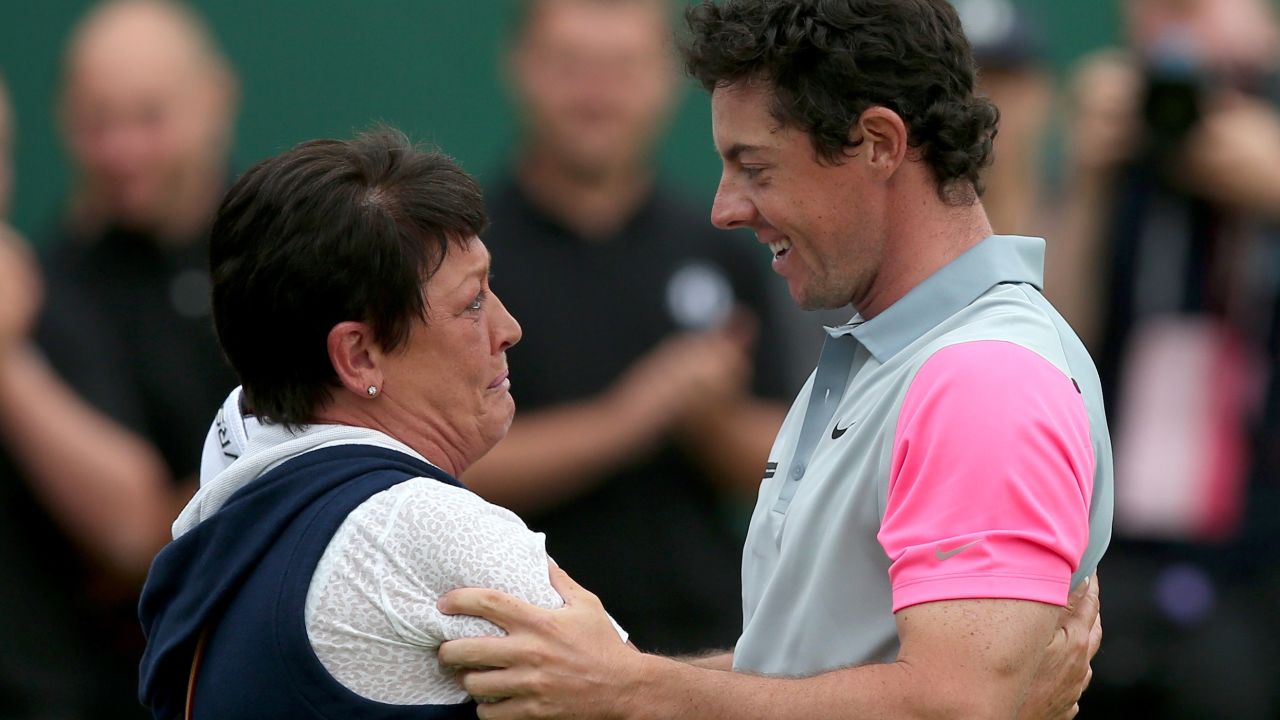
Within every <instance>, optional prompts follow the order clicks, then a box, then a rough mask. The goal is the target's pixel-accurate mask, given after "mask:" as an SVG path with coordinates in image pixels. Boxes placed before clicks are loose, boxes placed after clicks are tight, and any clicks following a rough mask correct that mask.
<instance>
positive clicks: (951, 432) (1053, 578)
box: [734, 236, 1112, 675]
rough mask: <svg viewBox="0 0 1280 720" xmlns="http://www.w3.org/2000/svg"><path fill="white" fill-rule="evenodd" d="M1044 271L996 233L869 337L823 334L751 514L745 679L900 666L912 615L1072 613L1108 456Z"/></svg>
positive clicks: (1096, 548)
mask: <svg viewBox="0 0 1280 720" xmlns="http://www.w3.org/2000/svg"><path fill="white" fill-rule="evenodd" d="M1043 264H1044V241H1043V240H1040V239H1038V238H1026V237H1009V236H992V237H989V238H987V239H985V240H983V241H982V242H981V243H979V244H978V245H976V246H975V247H973V248H972V249H970V250H969V251H967V252H966V253H964V254H963V255H962V256H960V257H959V258H957V259H955V260H954V261H952V262H951V263H950V264H948V265H947V266H945V267H944V268H942V269H941V270H939V271H938V272H937V273H935V274H934V275H933V276H931V277H930V278H928V279H927V280H925V281H924V282H923V283H921V284H920V285H918V286H917V287H915V288H914V289H913V290H912V291H911V292H909V293H908V294H907V295H906V296H904V297H903V298H902V299H901V300H899V301H898V302H897V303H895V304H894V305H893V306H891V307H889V308H888V309H886V310H885V311H884V312H882V313H881V314H880V315H878V316H876V317H875V318H873V319H872V320H869V321H866V322H863V321H862V320H861V319H860V318H859V317H857V316H855V317H854V318H853V320H852V321H850V322H849V323H848V324H846V325H843V326H841V327H838V328H829V329H828V334H829V336H830V337H829V338H828V339H827V341H826V344H825V346H824V348H823V351H822V356H821V358H820V360H819V363H818V368H817V370H816V371H815V372H814V374H813V376H812V377H810V379H809V381H808V382H807V383H806V385H805V387H804V389H803V390H802V391H801V392H800V395H799V397H797V398H796V401H795V403H794V404H793V405H792V408H791V411H790V413H788V415H787V418H786V420H785V421H784V423H783V425H782V428H781V430H780V431H779V434H778V438H777V440H776V441H775V443H774V446H773V449H772V451H771V452H770V456H769V464H768V466H767V470H766V473H765V479H764V481H763V483H762V484H761V488H760V494H759V498H758V500H757V504H756V507H755V512H754V514H753V516H752V520H751V526H750V530H749V532H748V535H747V540H746V546H745V549H744V552H743V560H742V582H743V633H742V636H741V638H740V639H739V642H738V644H737V647H736V649H735V653H734V667H735V669H737V670H742V671H750V672H760V673H769V674H786V675H809V674H814V673H817V672H821V671H824V670H830V669H834V668H838V667H843V666H847V665H853V664H859V663H865V662H873V661H875V662H889V661H892V660H893V659H894V658H895V656H896V654H897V651H898V637H897V629H896V626H895V622H894V613H895V612H897V611H898V610H900V609H903V608H905V607H909V606H911V605H914V604H917V603H922V602H932V601H938V600H951V599H963V598H981V597H996V598H1013V599H1023V600H1031V601H1036V602H1044V603H1052V604H1063V603H1065V601H1066V595H1067V592H1068V589H1069V587H1070V586H1074V585H1075V583H1077V582H1079V581H1080V580H1081V579H1083V578H1084V577H1086V576H1087V575H1088V574H1089V573H1091V572H1092V571H1093V570H1094V568H1095V567H1096V566H1097V563H1098V560H1099V559H1100V558H1101V557H1102V554H1103V551H1104V550H1105V549H1106V546H1107V543H1108V542H1109V540H1110V536H1111V510H1112V487H1111V480H1112V478H1111V445H1110V440H1109V437H1108V434H1107V426H1106V419H1105V416H1104V413H1103V405H1102V396H1101V390H1100V388H1099V383H1098V377H1097V372H1096V370H1095V369H1094V365H1093V362H1092V360H1091V359H1090V358H1089V355H1088V354H1087V352H1086V351H1085V349H1084V346H1083V345H1082V344H1081V343H1080V341H1079V339H1078V338H1077V337H1076V335H1075V333H1074V332H1072V330H1071V328H1070V327H1068V326H1067V324H1066V322H1065V321H1064V320H1063V319H1062V317H1061V316H1060V315H1059V314H1058V313H1057V312H1056V311H1055V310H1054V309H1053V308H1052V306H1050V305H1049V303H1048V302H1047V301H1046V300H1045V299H1044V297H1043V296H1042V295H1041V293H1040V289H1041V287H1042V285H1043Z"/></svg>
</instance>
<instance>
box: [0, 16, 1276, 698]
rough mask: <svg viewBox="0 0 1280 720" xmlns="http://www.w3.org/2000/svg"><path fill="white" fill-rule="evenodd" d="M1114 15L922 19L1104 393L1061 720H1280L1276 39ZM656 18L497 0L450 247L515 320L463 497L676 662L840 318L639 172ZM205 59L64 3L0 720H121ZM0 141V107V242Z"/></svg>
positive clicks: (195, 29)
mask: <svg viewBox="0 0 1280 720" xmlns="http://www.w3.org/2000/svg"><path fill="white" fill-rule="evenodd" d="M1115 2H1117V3H1119V5H1120V8H1121V10H1122V17H1123V19H1124V30H1123V33H1122V37H1123V38H1124V42H1123V45H1122V47H1116V48H1112V49H1108V50H1104V51H1100V52H1097V53H1094V54H1092V55H1090V56H1087V57H1084V58H1081V59H1080V60H1079V61H1078V62H1077V63H1075V65H1074V66H1073V67H1072V68H1071V69H1070V70H1069V72H1068V73H1066V74H1065V75H1062V74H1059V73H1055V72H1054V71H1053V70H1052V69H1051V66H1050V64H1049V62H1048V59H1047V55H1046V48H1047V39H1048V37H1049V36H1048V33H1049V32H1050V31H1051V28H1047V27H1045V26H1044V25H1043V24H1041V23H1038V22H1037V18H1036V17H1035V16H1034V15H1033V14H1032V13H1030V12H1028V11H1027V9H1026V8H1024V7H1022V6H1020V5H1018V4H1017V3H1016V2H1015V1H1014V0H954V4H955V5H956V6H957V9H958V10H959V11H960V14H961V17H962V19H963V21H964V23H965V29H966V32H967V34H968V35H969V38H970V41H971V43H972V44H973V46H974V49H975V54H976V56H977V59H978V62H979V64H980V66H981V83H982V88H983V92H985V93H986V94H987V95H989V96H990V97H991V98H992V99H993V100H994V101H995V103H996V104H997V106H998V107H999V109H1000V111H1001V123H1000V132H999V135H998V137H997V139H996V161H995V163H994V165H993V166H992V167H991V168H990V169H989V170H988V171H987V175H986V186H987V191H986V195H985V196H984V199H983V202H984V204H985V205H986V208H987V211H988V213H989V215H990V217H991V221H992V224H993V226H994V228H995V230H996V231H997V232H999V233H1006V234H1024V235H1037V236H1044V237H1046V238H1047V239H1048V260H1047V267H1046V288H1045V290H1046V294H1047V295H1048V297H1049V298H1050V299H1051V300H1052V301H1053V302H1054V303H1055V304H1056V305H1057V306H1058V307H1059V309H1060V310H1061V311H1062V312H1063V314H1064V316H1066V317H1067V319H1068V320H1069V321H1070V322H1071V323H1072V325H1073V326H1074V327H1075V328H1076V330H1077V332H1078V333H1079V334H1080V335H1081V337H1082V338H1083V339H1084V340H1085V341H1086V343H1087V344H1088V345H1089V347H1090V350H1091V352H1092V353H1093V355H1094V357H1095V359H1096V361H1097V363H1098V367H1099V370H1100V372H1101V375H1102V380H1103V385H1104V389H1105V391H1106V398H1107V402H1108V414H1109V421H1110V425H1111V430H1112V436H1113V440H1114V443H1115V448H1116V477H1117V481H1116V537H1115V538H1114V540H1113V542H1112V546H1111V550H1110V551H1109V553H1108V555H1107V557H1106V558H1105V560H1104V561H1103V563H1102V566H1101V571H1100V574H1101V576H1102V579H1103V581H1104V582H1103V585H1105V591H1104V593H1103V599H1102V603H1103V617H1104V619H1105V620H1104V622H1105V627H1106V639H1105V641H1104V644H1103V649H1102V651H1101V653H1100V654H1099V655H1098V657H1097V660H1096V661H1095V664H1094V667H1095V676H1094V680H1093V684H1092V686H1091V689H1090V691H1089V692H1088V694H1086V696H1085V699H1084V701H1083V703H1082V711H1083V713H1084V717H1089V718H1094V717H1098V718H1104V717H1116V718H1134V717H1161V718H1280V480H1277V476H1278V474H1280V384H1278V383H1277V382H1276V379H1277V378H1276V376H1275V373H1274V372H1273V369H1274V368H1276V363H1277V360H1280V24H1278V23H1277V18H1276V14H1275V10H1274V8H1273V7H1272V6H1271V5H1270V4H1269V2H1268V0H1115ZM675 5H677V4H676V3H667V2H663V1H662V0H652V1H645V0H627V1H624V0H611V1H610V0H541V1H539V2H532V1H530V2H523V3H520V6H519V7H520V9H519V11H518V12H519V17H517V18H516V19H515V21H514V22H513V24H512V29H511V31H510V33H509V37H508V38H507V47H506V48H505V50H504V55H503V57H502V59H501V62H502V66H503V68H504V70H505V77H506V79H507V84H506V88H507V91H508V92H509V94H510V98H511V101H512V104H513V106H514V107H515V108H516V109H517V110H518V112H519V134H518V138H517V141H516V142H515V144H514V145H513V146H512V148H511V152H510V154H509V157H507V158H506V161H505V165H504V167H503V168H501V170H500V171H499V172H496V173H494V174H493V175H491V176H490V177H491V180H490V182H489V187H488V188H487V194H486V201H487V204H488V210H489V214H490V219H491V227H490V229H489V230H488V231H487V234H486V235H485V236H484V239H485V242H486V244H487V245H488V246H489V248H490V249H491V251H492V252H493V255H494V269H495V277H494V279H493V286H494V287H495V288H496V289H497V290H498V292H499V293H500V294H501V296H502V297H503V299H504V300H505V301H506V304H507V306H508V308H509V309H510V311H511V312H512V314H513V315H514V316H515V317H516V318H518V319H519V321H520V323H521V324H522V325H523V327H524V341H523V342H522V343H520V344H519V345H518V346H516V347H515V348H513V349H512V351H511V353H510V364H511V367H512V368H513V379H514V381H515V382H514V384H513V385H514V386H513V390H512V392H513V395H514V396H515V398H516V401H517V405H518V408H519V411H518V414H517V418H516V421H515V423H514V425H513V426H512V429H511V432H510V434H509V436H508V437H507V439H506V440H505V441H504V442H503V443H502V444H500V445H499V446H498V448H496V449H495V450H494V451H493V452H492V453H490V454H489V455H488V456H487V457H486V458H485V459H484V460H483V461H482V462H480V463H478V464H476V465H475V466H474V467H473V468H471V469H470V470H469V471H468V472H467V474H466V475H465V476H464V478H463V480H464V482H466V483H467V484H468V486H469V487H471V488H472V489H474V490H475V491H476V492H478V493H479V494H481V495H483V496H485V497H486V498H487V499H490V500H492V501H494V502H496V503H499V504H502V505H506V506H508V507H510V508H512V509H513V510H515V511H517V512H518V513H520V514H521V515H522V517H524V518H525V519H526V521H527V522H528V523H529V525H530V526H531V527H532V528H533V529H535V530H540V531H546V532H547V533H548V542H549V546H548V550H549V552H550V554H551V555H552V556H553V557H555V558H556V559H557V561H558V562H559V563H560V564H561V565H562V566H564V567H566V568H567V569H568V570H569V571H570V572H571V573H572V574H573V575H574V576H575V577H576V578H577V579H578V580H580V581H581V582H582V583H583V584H584V585H586V586H588V587H591V588H592V589H593V590H595V591H596V592H597V593H598V594H599V595H600V596H601V598H602V599H603V601H604V603H605V605H606V607H608V608H609V610H610V611H611V613H613V615H614V616H615V617H616V618H617V620H618V621H619V622H620V623H621V624H622V625H623V626H625V627H627V628H628V630H629V631H630V632H631V636H632V638H633V640H634V641H635V642H636V643H637V644H638V645H639V646H641V647H643V648H645V649H649V650H657V651H663V652H668V653H689V652H695V651H698V650H701V649H707V648H712V647H728V646H731V645H732V644H733V642H734V641H735V639H736V637H737V632H738V630H739V629H740V627H741V599H740V594H739V580H738V573H739V561H740V552H741V534H742V531H743V526H742V519H743V517H742V509H743V507H744V506H745V505H746V504H747V503H748V502H749V501H750V499H751V498H753V496H754V492H755V487H756V485H757V484H758V483H759V480H760V476H761V473H762V472H763V468H764V463H765V458H766V457H767V453H768V449H769V446H770V444H771V442H772V439H773V434H774V432H775V431H776V430H777V427H778V424H779V423H780V421H781V418H782V415H783V413H784V411H785V409H786V406H787V404H788V403H789V402H790V400H791V398H792V396H793V395H794V394H795V392H796V391H797V390H798V389H799V387H800V385H801V384H802V383H803V381H804V379H805V377H806V376H807V374H808V373H809V372H810V369H811V368H812V366H813V363H814V362H815V361H816V358H817V353H818V350H819V348H820V347H821V340H822V336H823V333H822V331H821V325H822V324H823V323H827V324H839V323H842V322H844V321H845V320H847V319H848V317H847V316H848V315H850V314H852V310H848V311H847V312H844V311H841V312H835V313H829V312H824V313H818V314H806V313H801V312H800V311H798V310H796V309H794V307H793V306H792V304H791V303H790V302H789V300H788V298H787V297H786V294H785V289H784V288H783V286H782V283H781V282H778V281H777V280H776V279H775V278H772V277H770V275H769V271H768V266H767V261H768V252H767V250H764V249H762V248H761V247H759V246H757V245H756V244H755V242H754V239H753V238H751V237H750V236H749V235H748V236H746V237H743V236H739V235H735V234H728V233H720V232H717V231H715V230H713V229H712V228H711V226H710V223H709V221H708V219H707V215H708V211H709V208H707V207H700V206H697V205H694V204H690V203H689V202H688V201H687V200H686V199H685V198H684V197H683V196H682V194H681V193H679V192H676V191H675V190H673V188H671V187H670V186H669V185H668V184H667V182H666V180H665V179H664V178H663V177H662V176H661V174H660V173H659V171H658V169H657V163H656V161H655V152H656V147H657V144H658V143H659V142H660V141H661V139H662V138H663V135H664V133H665V132H666V130H667V125H668V122H669V120H670V117H671V114H672V111H673V108H674V107H675V105H676V103H677V102H678V101H679V99H680V96H681V88H682V82H683V81H682V80H681V77H680V72H679V68H678V67H676V66H675V63H674V60H673V57H672V54H671V52H670V50H671V47H670V44H671V36H672V33H673V31H674V29H675V27H676V25H677V21H678V17H679V16H678V13H677V12H676V10H677V8H676V7H674V6H675ZM233 60H234V58H229V57H227V55H225V54H224V53H223V51H222V50H221V49H220V47H219V44H218V42H217V40H216V38H214V37H213V35H212V33H211V31H210V29H209V28H208V26H207V25H206V24H205V22H204V21H202V19H201V18H200V17H198V16H197V15H196V14H195V12H194V11H193V10H192V9H191V8H189V7H186V6H184V5H181V4H177V3H173V2H164V1H162V0H114V1H112V2H105V3H102V4H99V5H96V6H94V7H93V8H92V9H90V10H89V11H88V12H87V14H86V15H85V16H84V17H83V18H82V19H81V20H80V21H79V22H78V24H77V25H76V27H75V28H74V30H73V32H72V33H71V35H70V37H68V38H67V39H66V45H65V50H64V54H63V59H62V63H63V64H62V68H61V76H60V82H61V87H60V90H59V95H58V118H59V129H60V132H61V133H62V136H63V140H64V143H65V147H66V150H67V153H68V157H69V159H70V162H71V163H72V165H73V168H72V169H73V182H72V183H71V184H70V186H69V187H68V189H67V194H66V197H65V200H64V202H63V203H62V204H61V207H62V212H61V215H60V217H59V218H58V220H57V222H56V223H50V225H49V227H47V228H46V229H44V230H43V231H42V232H41V234H39V235H37V236H35V237H32V238H30V239H27V238H23V237H20V236H19V235H18V233H17V232H16V231H14V230H13V229H11V228H10V227H9V226H7V225H5V224H2V223H0V572H2V573H3V577H4V580H3V582H0V717H3V718H90V717H92V718H130V717H143V715H142V710H141V708H140V706H139V705H138V703H137V701H136V699H135V694H136V672H137V670H136V668H137V657H138V654H139V653H140V649H141V644H142V639H141V636H140V633H139V631H138V628H137V621H136V613H135V606H136V599H137V592H138V589H139V587H140V585H141V581H142V579H143V578H144V576H145V573H146V571H147V568H148V566H149V563H150V560H151V558H152V557H153V555H154V554H155V553H156V551H157V550H158V549H159V548H160V547H161V546H162V545H163V544H164V543H165V542H166V541H167V540H168V537H169V526H170V523H171V522H172V520H173V518H174V517H175V516H176V514H177V512H178V510H179V508H181V507H182V505H183V504H184V503H185V502H186V500H187V499H188V498H189V497H190V496H191V494H192V493H193V492H194V489H195V487H196V483H197V482H198V480H197V476H198V469H199V462H200V448H201V445H202V442H203V438H204V434H205V430H206V428H207V427H208V423H209V421H210V419H211V418H212V416H213V413H214V412H215V411H216V408H218V407H219V405H220V404H221V401H222V398H223V397H225V396H226V394H227V392H228V391H229V390H230V389H231V388H232V387H233V386H234V385H235V384H236V381H235V378H234V376H233V374H232V373H231V372H230V370H229V368H228V367H227V365H226V363H225V362H224V361H223V359H222V357H221V355H220V353H219V351H218V348H217V344H216V340H215V337H214V334H213V329H212V326H211V321H210V317H209V298H208V294H209V292H208V291H209V281H208V278H207V271H206V267H207V257H206V250H207V248H206V241H205V237H204V236H205V232H206V229H207V228H206V223H207V222H208V220H209V218H210V217H211V215H212V212H213V210H214V209H215V208H216V206H217V204H218V202H219V200H220V197H221V194H222V192H223V191H224V190H225V189H226V188H227V187H228V186H229V184H230V182H231V181H232V179H233V178H234V176H235V172H236V170H237V168H236V167H234V166H233V164H232V163H231V161H230V159H229V158H230V152H231V148H232V145H233V129H234V126H235V120H236V116H237V112H238V109H239V108H238V102H239V95H238V92H237V79H236V74H235V70H234V63H233ZM0 72H4V73H7V74H8V75H10V76H12V75H13V74H14V73H17V72H21V69H20V68H0ZM424 102H425V100H424ZM370 119H371V120H372V119H373V118H370ZM14 124H15V123H14V117H13V110H12V108H11V107H10V106H9V103H8V101H7V99H6V95H5V93H4V91H3V87H2V86H0V220H3V218H5V217H7V215H8V212H9V210H10V207H9V197H10V194H11V189H12V187H13V185H14V184H20V183H21V182H22V178H21V177H14V176H13V172H12V165H11V163H10V156H11V152H12V148H13V146H14V145H15V144H17V143H21V142H22V138H21V136H20V134H19V135H17V136H15V133H14V130H13V128H14ZM445 149H446V150H447V149H448V148H445ZM1055 149H1056V151H1055ZM34 248H38V250H39V252H38V253H37V252H36V250H35V249H34ZM37 255H38V257H37Z"/></svg>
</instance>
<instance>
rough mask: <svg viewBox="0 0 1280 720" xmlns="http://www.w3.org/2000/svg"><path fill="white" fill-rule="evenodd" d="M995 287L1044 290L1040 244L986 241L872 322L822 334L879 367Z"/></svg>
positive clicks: (1011, 238)
mask: <svg viewBox="0 0 1280 720" xmlns="http://www.w3.org/2000/svg"><path fill="white" fill-rule="evenodd" d="M1000 283H1027V284H1030V285H1033V286H1035V288H1036V289H1037V290H1043V289H1044V240H1042V239H1041V238H1033V237H1021V236H1017V235H992V236H990V237H988V238H986V239H984V240H983V241H982V242H980V243H978V244H977V245H974V246H973V247H971V248H969V249H968V250H966V251H965V252H964V253H963V254H962V255H960V256H959V257H957V258H956V259H954V260H952V261H951V262H949V263H947V264H946V265H945V266H943V267H942V268H941V269H939V270H938V271H937V272H935V273H934V274H933V275H930V276H929V277H928V278H926V279H925V281H924V282H922V283H920V284H919V285H917V286H915V287H914V288H912V289H911V291H910V292H908V293H907V294H906V295H904V296H902V298H901V299H900V300H898V301H897V302H896V303H894V304H893V305H890V306H889V307H888V308H887V309H886V310H885V311H884V312H882V313H880V314H879V315H877V316H875V317H874V318H872V319H870V320H867V321H863V320H862V319H861V317H859V316H857V315H854V316H853V319H852V320H850V321H849V322H848V323H846V324H844V325H841V326H839V327H834V328H830V327H829V328H827V334H828V335H830V336H831V337H840V336H842V335H852V336H853V337H854V338H855V339H857V340H858V342H860V343H862V344H863V345H864V346H865V347H866V348H867V350H869V351H870V352H871V354H872V355H873V356H874V357H875V359H876V360H877V361H878V362H880V363H881V364H884V363H885V362H887V361H888V360H889V358H892V357H893V356H894V355H896V354H897V353H898V352H899V351H900V350H902V349H903V348H905V347H906V346H908V345H910V344H911V343H912V342H914V341H915V340H917V339H918V338H920V337H921V336H922V335H924V334H925V333H927V332H928V331H929V330H931V329H932V328H934V327H937V325H938V324H939V323H941V322H942V321H943V320H946V319H947V318H949V317H951V316H952V315H954V314H956V313H957V312H959V311H960V310H961V309H963V308H965V307H966V306H968V305H969V304H970V303H972V302H973V301H974V300H977V299H978V298H979V297H981V296H982V294H983V293H985V292H986V291H988V290H990V289H991V288H993V287H995V286H996V285H999V284H1000Z"/></svg>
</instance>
